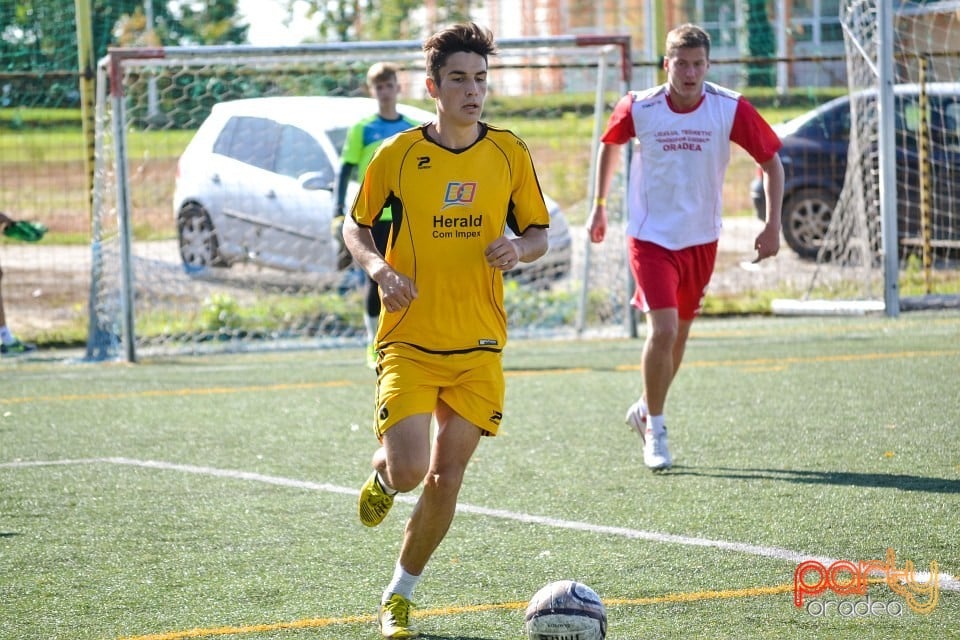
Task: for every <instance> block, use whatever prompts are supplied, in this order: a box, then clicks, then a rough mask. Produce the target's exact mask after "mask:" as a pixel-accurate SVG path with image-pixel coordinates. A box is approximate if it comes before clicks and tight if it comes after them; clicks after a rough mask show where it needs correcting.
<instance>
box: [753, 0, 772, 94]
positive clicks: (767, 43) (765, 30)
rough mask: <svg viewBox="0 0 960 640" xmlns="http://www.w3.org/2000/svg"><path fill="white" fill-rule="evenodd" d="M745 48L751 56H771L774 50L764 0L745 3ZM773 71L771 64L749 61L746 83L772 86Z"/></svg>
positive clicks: (755, 85) (757, 85)
mask: <svg viewBox="0 0 960 640" xmlns="http://www.w3.org/2000/svg"><path fill="white" fill-rule="evenodd" d="M747 49H748V50H749V53H750V57H751V58H772V57H773V54H774V52H775V51H776V43H775V42H774V37H773V27H772V26H771V25H770V18H768V17H767V2H766V0H749V1H748V3H747ZM774 72H775V69H774V66H773V65H772V64H764V63H750V64H748V65H747V85H748V86H751V87H772V86H773V85H774V82H775V73H774Z"/></svg>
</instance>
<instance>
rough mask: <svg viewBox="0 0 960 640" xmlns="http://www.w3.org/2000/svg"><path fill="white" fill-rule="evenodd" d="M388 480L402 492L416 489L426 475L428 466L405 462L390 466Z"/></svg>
mask: <svg viewBox="0 0 960 640" xmlns="http://www.w3.org/2000/svg"><path fill="white" fill-rule="evenodd" d="M387 471H388V476H389V477H388V478H387V482H388V483H390V486H391V487H393V488H394V489H396V490H397V491H399V492H400V493H407V492H408V491H413V490H414V489H416V488H417V487H418V486H419V485H420V483H421V482H422V481H423V479H424V476H425V475H426V472H427V469H426V466H420V465H411V464H403V465H398V466H396V467H390V468H388V470H387Z"/></svg>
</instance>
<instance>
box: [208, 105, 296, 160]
mask: <svg viewBox="0 0 960 640" xmlns="http://www.w3.org/2000/svg"><path fill="white" fill-rule="evenodd" d="M279 136H280V125H279V124H278V123H276V122H274V121H273V120H268V119H266V118H252V117H247V116H234V117H232V118H230V120H228V121H227V124H226V125H225V126H224V127H223V131H221V132H220V135H219V136H218V137H217V141H216V142H215V143H214V145H213V151H214V153H219V154H221V155H225V156H228V157H230V158H233V159H234V160H239V161H240V162H243V163H246V164H249V165H253V166H255V167H259V168H260V169H266V170H268V171H272V170H273V164H274V156H275V154H276V147H277V140H278V138H279Z"/></svg>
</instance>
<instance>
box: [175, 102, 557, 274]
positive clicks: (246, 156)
mask: <svg viewBox="0 0 960 640" xmlns="http://www.w3.org/2000/svg"><path fill="white" fill-rule="evenodd" d="M397 108H398V110H399V111H400V112H401V113H403V114H405V115H408V116H410V117H412V118H414V119H415V120H420V121H422V122H427V121H429V120H432V119H433V118H434V114H432V113H430V112H428V111H424V110H423V109H418V108H416V107H411V106H409V105H403V104H401V105H398V107H397ZM376 110H377V103H376V101H375V100H373V99H371V98H346V97H320V96H317V97H306V96H305V97H272V98H251V99H245V100H235V101H230V102H222V103H219V104H217V105H216V106H214V107H213V109H212V111H211V113H210V115H209V116H208V117H207V119H206V120H205V121H204V123H203V124H202V125H201V126H200V128H199V129H198V130H197V133H196V134H195V135H194V137H193V139H192V140H191V141H190V143H189V144H188V145H187V148H186V149H185V150H184V152H183V154H182V155H181V156H180V160H179V163H178V165H177V179H176V188H175V190H174V197H173V212H174V217H175V220H176V228H177V237H178V239H179V245H180V257H181V259H182V261H183V265H184V268H185V269H186V270H187V272H190V273H196V272H199V271H202V270H204V269H206V268H207V267H229V266H230V265H232V264H235V263H241V262H250V263H254V264H258V265H262V266H266V267H272V268H276V269H283V270H287V271H305V272H315V273H330V272H335V271H337V256H336V253H337V245H336V243H335V242H334V239H333V237H332V234H331V230H330V222H331V219H332V217H333V211H334V205H335V202H334V199H335V188H336V182H337V174H338V171H339V167H340V151H341V149H342V147H343V143H344V140H345V138H346V134H347V129H348V128H349V127H350V126H351V125H353V124H354V123H355V122H356V121H357V120H358V119H359V118H361V117H362V116H363V115H364V114H370V113H375V112H376ZM357 188H358V186H357V185H356V184H353V185H351V189H352V190H353V192H352V193H349V194H348V202H349V201H350V199H351V198H352V197H353V195H354V194H355V193H356V190H357ZM544 197H545V199H546V202H547V207H548V209H549V211H550V231H549V240H550V251H549V252H548V253H547V255H546V256H544V257H543V258H541V259H540V260H539V261H537V262H536V263H532V264H529V265H528V264H523V266H522V267H521V268H519V269H518V270H517V271H515V272H513V273H511V274H509V275H511V276H513V277H515V278H517V279H518V280H521V281H534V282H539V281H541V280H543V279H556V278H561V277H563V276H565V275H566V274H567V273H569V271H570V262H571V254H572V246H571V245H572V242H571V237H570V230H569V228H568V226H567V222H566V220H565V218H564V216H563V213H562V212H561V211H560V208H559V207H558V205H557V204H556V203H555V202H554V201H553V200H551V199H550V198H549V197H546V196H544Z"/></svg>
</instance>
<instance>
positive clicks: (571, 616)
mask: <svg viewBox="0 0 960 640" xmlns="http://www.w3.org/2000/svg"><path fill="white" fill-rule="evenodd" d="M525 625H526V629H527V638H529V640H603V639H604V638H606V636H607V610H606V609H605V608H604V607H603V602H601V600H600V596H598V595H597V594H596V592H595V591H594V590H593V589H591V588H590V587H588V586H587V585H585V584H583V583H580V582H576V581H575V580H559V581H557V582H551V583H550V584H548V585H547V586H545V587H543V588H542V589H540V591H537V592H536V593H535V594H534V595H533V598H531V599H530V604H528V605H527V614H526V622H525Z"/></svg>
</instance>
